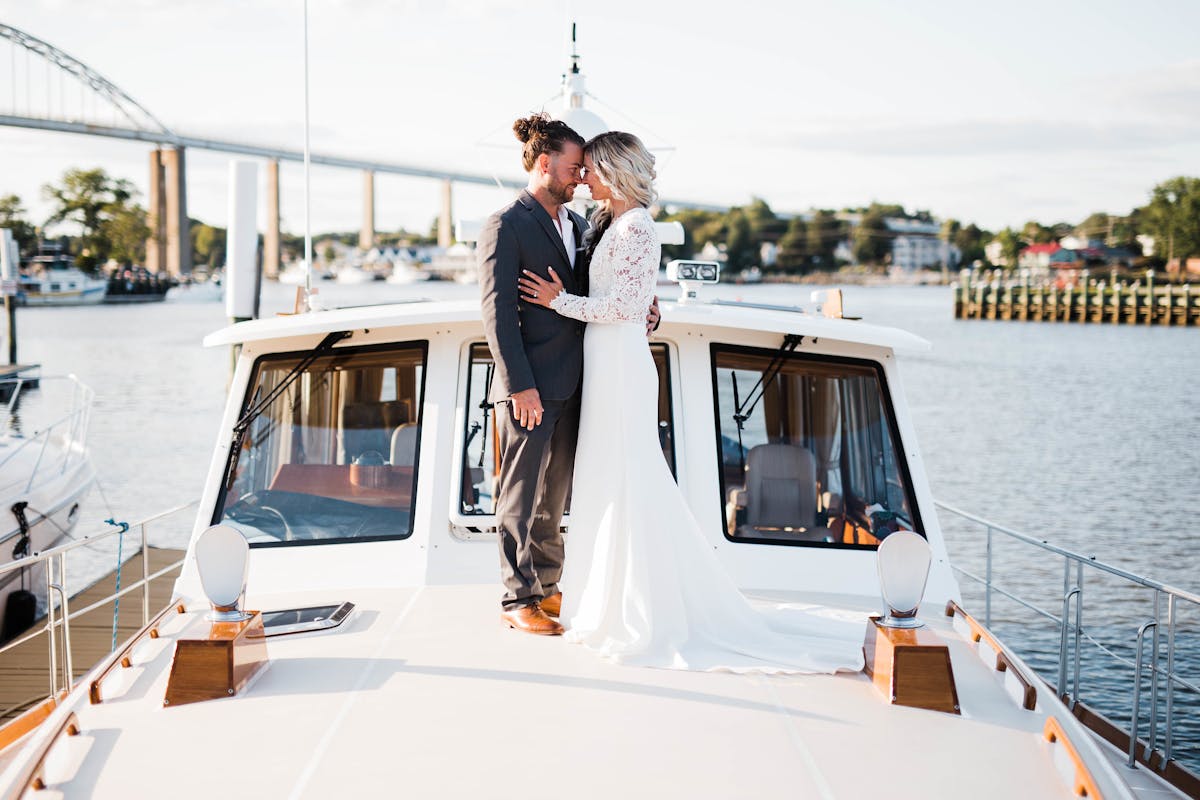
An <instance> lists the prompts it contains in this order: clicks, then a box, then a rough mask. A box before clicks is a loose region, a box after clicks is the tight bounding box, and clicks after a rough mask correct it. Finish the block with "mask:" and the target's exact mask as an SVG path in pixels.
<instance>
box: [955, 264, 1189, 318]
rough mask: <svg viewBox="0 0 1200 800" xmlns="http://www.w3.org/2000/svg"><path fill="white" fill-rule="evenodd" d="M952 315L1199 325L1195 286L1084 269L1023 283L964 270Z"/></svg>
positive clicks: (961, 316) (962, 316)
mask: <svg viewBox="0 0 1200 800" xmlns="http://www.w3.org/2000/svg"><path fill="white" fill-rule="evenodd" d="M954 316H955V318H956V319H993V320H1005V321H1010V320H1019V321H1021V322H1090V323H1093V324H1101V323H1110V324H1114V325H1168V326H1171V325H1178V326H1181V327H1190V326H1196V325H1200V287H1196V288H1193V287H1192V286H1191V285H1190V284H1170V283H1157V284H1156V283H1155V282H1154V275H1153V273H1148V274H1147V275H1146V277H1145V278H1144V279H1142V280H1140V281H1131V282H1124V281H1117V282H1107V283H1106V282H1105V281H1103V280H1094V279H1092V278H1091V277H1090V276H1088V274H1087V273H1086V272H1084V273H1083V275H1082V276H1081V277H1080V280H1079V281H1078V283H1077V284H1076V285H1074V286H1070V285H1068V286H1065V287H1063V288H1059V287H1057V286H1055V285H1053V284H1040V285H1029V284H1028V283H1022V282H1019V281H1005V280H1002V279H1001V278H1000V277H999V274H998V273H997V274H996V275H995V276H993V277H992V279H991V280H986V279H980V278H979V277H975V278H972V277H971V276H970V274H969V273H966V272H964V273H963V276H962V279H961V280H960V281H959V282H958V283H957V284H955V286H954Z"/></svg>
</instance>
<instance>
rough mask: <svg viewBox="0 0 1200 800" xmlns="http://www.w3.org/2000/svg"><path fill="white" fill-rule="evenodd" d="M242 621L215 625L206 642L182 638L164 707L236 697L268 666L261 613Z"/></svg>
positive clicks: (176, 644) (251, 612)
mask: <svg viewBox="0 0 1200 800" xmlns="http://www.w3.org/2000/svg"><path fill="white" fill-rule="evenodd" d="M247 613H249V614H250V619H247V620H244V621H242V622H214V623H213V624H212V627H211V628H210V629H209V632H208V638H206V639H179V640H178V641H176V642H175V659H174V660H173V661H172V662H171V677H170V679H169V680H168V681H167V693H166V696H165V697H164V698H163V705H164V706H179V705H183V704H185V703H197V702H200V701H201V700H214V699H216V698H218V697H229V696H230V695H234V694H237V693H238V692H239V691H241V689H242V688H243V687H244V686H245V685H246V684H247V683H248V682H249V681H250V679H251V678H252V677H254V675H255V674H256V673H257V672H258V671H259V670H260V669H262V668H263V667H265V666H266V665H267V638H266V632H265V631H264V630H263V621H262V614H261V613H259V612H257V611H250V612H247Z"/></svg>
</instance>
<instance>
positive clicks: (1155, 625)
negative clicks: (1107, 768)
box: [934, 501, 1200, 771]
mask: <svg viewBox="0 0 1200 800" xmlns="http://www.w3.org/2000/svg"><path fill="white" fill-rule="evenodd" d="M934 504H935V505H936V506H937V507H938V508H939V509H942V510H944V511H947V512H949V513H951V514H953V515H955V516H957V517H960V518H962V519H965V520H967V521H969V522H973V523H975V524H977V525H982V526H984V527H985V528H986V530H987V533H986V537H987V542H986V552H985V558H986V575H985V576H984V577H981V576H979V575H977V574H975V573H973V572H970V571H968V570H966V569H962V568H960V567H952V568H953V569H954V571H955V572H956V573H958V574H959V575H962V576H963V577H966V578H969V579H971V580H972V581H974V582H976V583H978V584H980V585H982V586H983V587H984V596H985V604H984V605H985V609H986V610H985V622H984V624H985V625H986V626H988V627H991V606H992V602H991V601H992V593H993V592H995V593H997V594H999V595H1002V596H1004V597H1007V598H1009V599H1011V600H1013V601H1015V602H1017V603H1018V604H1020V605H1022V606H1024V607H1025V608H1028V609H1030V610H1032V611H1034V612H1035V613H1037V614H1039V615H1041V616H1043V617H1046V618H1048V619H1050V620H1052V621H1054V622H1055V623H1057V624H1058V625H1059V647H1058V665H1057V667H1058V668H1057V674H1058V686H1057V692H1058V695H1059V697H1060V698H1061V699H1062V700H1063V701H1064V702H1065V703H1067V705H1068V707H1070V708H1072V709H1074V708H1075V706H1076V705H1077V704H1078V702H1079V693H1080V669H1081V666H1080V653H1081V650H1082V647H1081V644H1082V642H1083V641H1085V640H1086V641H1088V642H1090V643H1092V644H1094V645H1095V646H1096V647H1097V648H1098V649H1099V650H1100V651H1101V652H1102V653H1104V654H1105V655H1107V656H1109V657H1110V658H1112V659H1114V660H1116V661H1118V662H1120V663H1122V664H1125V665H1127V666H1131V667H1133V669H1134V690H1133V708H1132V714H1131V719H1130V733H1129V737H1130V742H1131V744H1130V755H1129V766H1130V767H1132V766H1134V762H1135V760H1136V758H1135V755H1136V750H1137V735H1138V728H1139V726H1140V723H1141V721H1142V710H1141V705H1142V702H1141V701H1142V697H1141V686H1142V682H1143V679H1142V668H1143V666H1146V667H1147V668H1148V670H1149V673H1150V701H1149V704H1148V705H1149V707H1150V708H1149V711H1148V712H1147V716H1148V717H1149V720H1150V730H1149V738H1148V741H1147V746H1146V749H1145V751H1144V759H1143V760H1144V762H1145V763H1147V764H1150V763H1153V760H1154V756H1155V745H1156V744H1157V739H1158V724H1159V717H1160V710H1159V706H1160V692H1159V678H1162V679H1163V680H1164V681H1165V691H1164V692H1163V694H1165V696H1166V704H1165V705H1166V713H1165V719H1164V727H1163V751H1162V758H1161V761H1159V762H1158V767H1159V769H1160V770H1163V771H1165V770H1166V768H1167V765H1168V763H1170V761H1171V754H1172V748H1173V746H1174V722H1175V719H1174V717H1175V703H1174V690H1175V688H1176V687H1179V688H1183V689H1187V690H1189V691H1191V692H1193V693H1196V694H1197V695H1200V686H1198V685H1197V684H1195V683H1193V682H1191V681H1189V680H1187V679H1185V678H1184V677H1183V676H1181V675H1178V674H1176V672H1175V630H1176V606H1177V603H1178V601H1180V600H1183V601H1184V602H1188V603H1192V604H1194V605H1196V606H1197V607H1200V594H1197V593H1195V592H1190V591H1188V590H1186V589H1181V588H1179V587H1176V586H1172V585H1170V584H1166V583H1162V582H1161V581H1156V580H1154V579H1152V578H1147V577H1145V576H1143V575H1137V574H1134V573H1132V572H1129V571H1128V570H1124V569H1121V568H1120V567H1115V566H1113V565H1111V564H1107V563H1105V562H1103V561H1097V560H1096V559H1095V558H1092V557H1090V556H1085V555H1083V554H1081V553H1076V552H1074V551H1072V550H1068V549H1066V548H1065V547H1060V546H1058V545H1054V544H1051V543H1050V542H1048V541H1046V540H1045V539H1038V538H1036V537H1033V536H1029V535H1028V534H1025V533H1021V532H1020V531H1015V530H1013V529H1011V528H1006V527H1004V526H1003V525H998V524H996V523H994V522H991V521H990V520H986V519H984V518H982V517H980V516H978V515H975V514H971V513H969V512H967V511H963V510H962V509H960V508H956V507H954V506H952V505H949V504H948V503H943V502H941V501H934ZM995 533H999V534H1002V535H1004V536H1007V537H1009V538H1011V539H1014V540H1016V541H1019V542H1023V543H1025V544H1028V545H1031V546H1033V547H1036V548H1038V549H1040V550H1044V551H1046V552H1049V553H1054V554H1056V555H1060V556H1062V557H1063V594H1062V599H1061V602H1062V613H1061V616H1058V615H1055V614H1054V613H1052V612H1050V611H1047V610H1045V609H1042V608H1039V607H1038V606H1036V605H1034V604H1032V603H1030V602H1027V601H1025V600H1023V599H1022V598H1020V597H1017V596H1016V595H1015V594H1013V593H1011V592H1009V591H1006V590H1005V589H1003V588H1001V587H999V586H996V585H995V583H994V582H993V580H992V557H993V554H992V537H993V534H995ZM1085 565H1086V566H1088V567H1090V568H1092V569H1095V570H1098V571H1100V572H1103V573H1107V574H1109V575H1113V576H1115V577H1117V578H1121V579H1123V580H1125V581H1128V582H1130V583H1133V584H1135V585H1137V586H1142V587H1144V588H1147V589H1151V590H1153V591H1154V616H1153V619H1151V620H1148V621H1145V622H1144V623H1142V624H1141V625H1140V626H1139V628H1138V630H1137V646H1136V657H1135V659H1134V660H1133V661H1130V660H1129V659H1127V658H1124V657H1122V656H1120V655H1118V654H1117V653H1114V652H1113V651H1112V650H1111V649H1109V648H1108V647H1106V646H1105V645H1104V644H1103V643H1102V642H1100V641H1099V640H1098V639H1096V638H1095V637H1094V636H1092V635H1091V634H1090V633H1088V632H1087V631H1085V630H1084V629H1083V603H1084V591H1083V586H1084V572H1083V567H1084V566H1085ZM1072 566H1074V575H1073V576H1072ZM1072 578H1073V579H1072ZM1164 596H1165V597H1166V600H1167V618H1166V620H1165V627H1166V629H1167V632H1166V655H1165V658H1166V667H1165V668H1164V667H1162V666H1161V664H1160V662H1161V661H1162V656H1161V655H1160V650H1161V647H1160V637H1159V628H1160V622H1163V620H1162V619H1161V616H1162V615H1161V600H1162V598H1163V597H1164ZM1072 604H1074V612H1075V613H1074V614H1073V615H1072V614H1071V610H1072ZM1072 616H1073V617H1074V619H1072ZM1147 631H1152V632H1153V633H1152V639H1151V646H1150V655H1149V657H1148V660H1147V658H1146V656H1145V654H1144V649H1145V648H1144V639H1145V636H1146V632H1147ZM1072 645H1073V652H1072ZM1072 660H1073V664H1071V665H1070V670H1071V673H1072V674H1071V679H1070V682H1069V683H1068V677H1067V672H1068V662H1069V661H1072Z"/></svg>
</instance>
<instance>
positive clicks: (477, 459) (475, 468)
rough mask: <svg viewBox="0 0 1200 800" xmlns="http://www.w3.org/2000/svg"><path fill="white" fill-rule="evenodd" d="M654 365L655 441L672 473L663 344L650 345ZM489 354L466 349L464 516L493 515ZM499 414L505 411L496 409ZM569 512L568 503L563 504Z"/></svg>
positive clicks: (668, 379)
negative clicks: (656, 433) (656, 396)
mask: <svg viewBox="0 0 1200 800" xmlns="http://www.w3.org/2000/svg"><path fill="white" fill-rule="evenodd" d="M650 353H651V355H652V356H653V357H654V365H655V367H657V369H658V440H659V444H660V445H661V446H662V450H663V456H664V457H665V458H666V460H667V465H668V466H670V468H671V474H675V423H674V419H673V417H672V409H671V366H670V360H669V359H668V353H667V345H666V344H664V343H662V342H655V343H653V344H651V345H650ZM494 369H495V367H494V362H493V361H492V352H491V350H490V349H489V348H488V346H487V345H486V344H483V343H477V344H473V345H471V348H470V367H469V368H468V370H467V408H466V412H467V413H466V415H465V417H466V428H465V429H464V431H463V441H464V442H465V446H464V447H463V452H462V475H461V481H460V485H461V487H462V491H461V493H460V497H459V511H460V513H462V514H464V515H467V516H489V515H491V514H494V513H495V506H494V499H495V495H494V491H495V480H496V470H497V468H498V466H499V464H498V462H497V455H496V436H497V433H496V427H495V422H496V420H495V411H496V409H490V408H487V407H486V398H487V391H488V386H489V385H490V383H491V380H492V373H493V371H494ZM499 410H501V411H507V409H505V408H500V409H499ZM567 506H568V510H569V509H570V501H569V500H568V503H567Z"/></svg>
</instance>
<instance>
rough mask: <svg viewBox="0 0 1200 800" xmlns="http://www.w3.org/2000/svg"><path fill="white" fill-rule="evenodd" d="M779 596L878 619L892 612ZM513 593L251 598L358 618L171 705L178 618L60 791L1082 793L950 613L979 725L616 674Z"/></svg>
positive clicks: (827, 686) (860, 681)
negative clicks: (221, 689) (521, 612)
mask: <svg viewBox="0 0 1200 800" xmlns="http://www.w3.org/2000/svg"><path fill="white" fill-rule="evenodd" d="M772 596H773V597H777V598H779V599H788V600H801V599H803V600H807V601H809V602H811V601H813V600H824V601H826V602H832V601H834V600H835V599H836V601H837V602H838V603H839V604H840V605H841V607H843V608H852V609H853V610H856V611H860V612H862V613H863V615H864V618H865V615H866V614H867V613H869V612H871V611H873V610H874V607H875V604H876V603H875V601H874V600H872V599H866V598H863V599H862V600H860V601H854V600H848V599H847V598H845V597H838V598H814V597H811V596H808V597H803V598H802V597H801V596H800V595H799V594H795V595H779V594H778V593H772ZM497 598H498V589H497V587H495V586H490V585H489V586H428V587H419V588H411V589H374V590H366V589H356V590H354V591H346V592H344V593H339V592H333V593H323V595H322V596H320V597H315V596H313V595H312V594H311V593H309V594H307V595H302V596H281V595H277V596H273V597H257V598H256V597H251V598H250V607H265V608H269V609H278V608H287V607H297V606H305V605H314V604H324V603H331V602H335V601H341V600H350V601H353V602H354V603H356V604H357V609H356V611H355V613H354V615H353V616H352V617H351V618H350V619H349V620H347V621H346V622H345V623H344V624H343V625H342V626H341V627H340V628H337V629H333V630H331V631H326V632H322V633H311V634H300V635H293V636H284V637H278V638H271V639H270V640H269V645H268V646H269V651H270V657H271V664H270V666H269V668H268V669H267V670H265V671H264V672H263V673H261V674H260V676H259V677H258V678H257V679H256V680H255V681H254V682H253V683H252V684H251V685H250V686H249V687H248V688H247V689H246V690H244V691H243V692H242V693H241V694H240V695H239V696H237V697H234V698H229V699H221V700H214V701H208V702H202V703H195V704H191V705H186V706H180V707H175V708H164V707H163V705H162V698H163V694H164V691H165V687H166V681H167V673H168V668H169V663H170V659H171V655H172V652H173V650H174V640H175V639H176V638H178V637H180V636H183V637H202V636H203V635H205V633H206V632H207V623H206V622H204V620H203V614H201V613H188V614H186V615H180V616H177V617H174V619H173V620H172V621H170V622H168V623H167V624H166V625H164V627H163V628H162V636H161V638H159V639H154V640H146V641H145V642H144V643H142V644H141V645H139V647H138V648H137V649H135V651H134V659H133V661H134V667H133V668H132V669H128V670H117V671H116V673H115V674H114V675H113V677H111V678H110V679H109V680H108V681H107V682H106V683H105V686H104V694H105V697H106V700H105V702H104V703H102V704H101V705H95V706H93V705H88V704H86V700H84V701H83V702H82V703H77V704H75V706H74V710H75V711H76V712H77V713H78V715H79V719H80V722H81V726H82V731H83V735H81V736H78V737H72V738H65V737H64V738H63V739H62V740H61V741H60V742H59V743H58V744H57V745H56V746H55V748H54V750H53V752H52V753H51V756H50V760H49V762H48V769H47V773H46V778H47V782H48V783H49V784H50V789H52V790H55V792H56V793H59V794H60V795H61V796H67V797H72V796H88V797H126V796H128V791H129V784H128V779H129V776H130V775H138V776H139V783H140V785H141V786H143V787H160V788H161V790H162V792H163V793H169V794H170V795H171V796H173V797H180V798H182V797H211V796H218V795H227V794H229V793H231V792H233V793H235V794H237V795H240V796H261V797H283V796H288V797H331V796H343V795H345V794H346V793H348V792H352V793H355V794H359V795H363V796H376V795H382V794H384V793H387V794H393V795H394V794H398V793H402V792H403V793H407V794H413V795H414V796H433V795H436V796H454V797H459V796H461V797H508V796H518V795H520V796H523V795H526V794H528V793H530V792H534V793H537V792H550V793H553V794H560V793H562V794H564V795H568V796H572V797H621V796H634V797H649V796H681V797H763V798H768V797H785V796H786V797H820V798H831V797H842V798H857V797H868V796H872V795H881V794H883V793H886V796H888V797H891V798H907V797H912V798H922V800H927V799H928V798H935V797H954V798H958V797H975V798H993V797H994V798H1010V797H1018V796H1019V797H1023V798H1041V797H1060V798H1061V797H1068V796H1071V792H1070V786H1069V785H1068V784H1067V782H1066V781H1065V780H1064V778H1063V777H1061V773H1060V770H1061V769H1062V763H1061V759H1059V760H1057V761H1056V758H1055V753H1054V746H1052V745H1050V744H1048V743H1047V742H1045V741H1044V739H1043V737H1042V735H1041V734H1042V727H1043V723H1044V715H1043V713H1042V712H1031V711H1024V710H1022V709H1021V708H1020V707H1019V705H1018V703H1017V702H1016V701H1014V699H1013V698H1012V697H1011V696H1010V694H1009V693H1008V692H1006V691H1005V690H1004V688H1003V685H1002V683H1001V681H1000V679H999V678H998V675H999V674H1000V673H995V672H994V671H993V670H992V669H991V668H990V667H989V666H988V665H986V664H985V662H984V661H983V660H982V659H981V658H980V657H979V656H978V655H977V654H976V653H975V652H973V651H972V650H973V647H974V646H973V645H972V644H970V643H969V642H968V640H967V639H966V638H964V636H963V635H962V634H960V633H959V632H958V631H957V630H956V629H955V628H954V627H952V626H951V625H950V623H949V622H948V621H947V620H946V619H945V618H943V617H941V616H935V614H936V612H935V614H930V615H929V618H928V622H929V624H930V626H931V627H932V628H933V629H934V630H936V631H937V633H939V634H940V635H942V636H943V638H945V639H946V640H947V642H948V643H949V645H950V649H951V658H952V661H953V665H954V671H955V677H956V679H957V685H958V692H959V698H960V702H961V706H962V715H961V716H956V715H951V714H945V713H940V712H936V711H925V710H919V709H912V708H904V707H898V706H890V705H888V704H887V703H886V702H885V701H884V698H883V696H882V695H881V694H880V693H879V691H878V690H877V689H876V688H875V687H874V686H873V685H872V683H871V682H870V681H869V680H868V678H867V677H866V676H865V675H863V674H861V673H859V674H853V675H851V674H839V675H835V676H828V675H791V676H769V677H768V676H763V675H736V674H732V673H695V672H680V671H671V670H657V669H644V668H637V667H625V666H619V665H615V664H612V663H609V662H606V661H604V660H602V659H600V658H598V657H596V656H595V655H594V654H593V653H591V652H589V651H588V650H586V649H584V648H583V647H581V646H578V645H573V644H569V643H567V642H565V641H563V640H561V639H558V638H543V637H535V636H529V635H525V634H520V633H517V632H514V631H511V630H508V629H506V628H504V627H502V625H501V624H500V622H499V619H498V612H497ZM1060 749H1061V748H1060ZM221 762H224V764H225V767H221V768H213V767H215V766H217V764H219V763H221ZM202 765H203V766H202ZM998 765H1004V767H1003V768H999V767H998ZM198 767H199V768H198ZM232 775H236V776H238V777H237V785H236V786H231V785H230V784H229V780H230V777H229V776H232ZM184 776H186V777H184ZM147 790H148V791H149V789H148V788H147ZM51 794H52V792H47V796H50V795H51ZM1109 796H1120V795H1109ZM1164 796H1165V795H1164Z"/></svg>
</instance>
